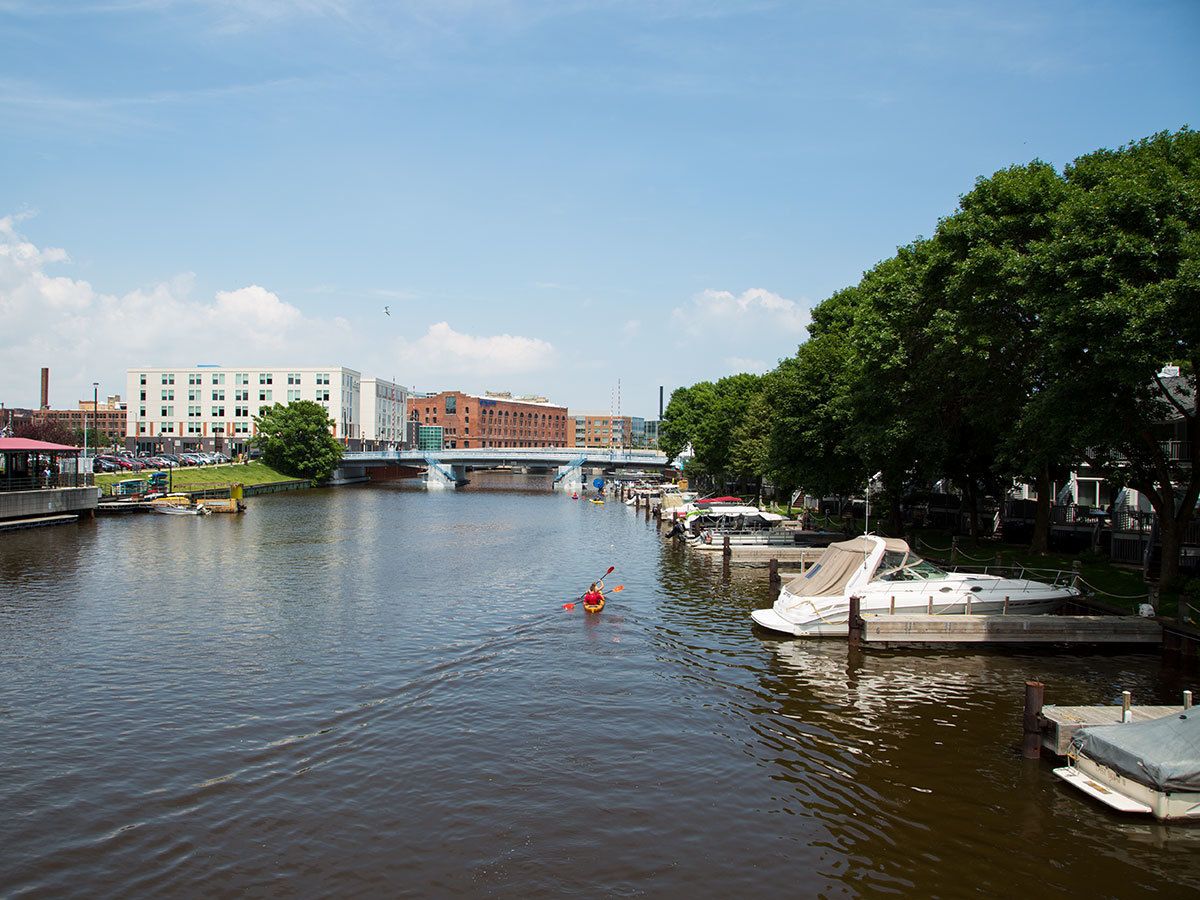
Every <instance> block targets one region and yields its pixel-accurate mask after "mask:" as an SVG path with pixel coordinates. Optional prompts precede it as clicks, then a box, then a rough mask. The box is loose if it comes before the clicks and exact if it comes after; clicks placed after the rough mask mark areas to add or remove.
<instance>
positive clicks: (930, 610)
mask: <svg viewBox="0 0 1200 900" xmlns="http://www.w3.org/2000/svg"><path fill="white" fill-rule="evenodd" d="M929 615H931V616H932V615H933V594H930V595H929Z"/></svg>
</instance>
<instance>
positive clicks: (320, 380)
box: [317, 372, 329, 384]
mask: <svg viewBox="0 0 1200 900" xmlns="http://www.w3.org/2000/svg"><path fill="white" fill-rule="evenodd" d="M317 384H329V373H328V372H318V373H317Z"/></svg>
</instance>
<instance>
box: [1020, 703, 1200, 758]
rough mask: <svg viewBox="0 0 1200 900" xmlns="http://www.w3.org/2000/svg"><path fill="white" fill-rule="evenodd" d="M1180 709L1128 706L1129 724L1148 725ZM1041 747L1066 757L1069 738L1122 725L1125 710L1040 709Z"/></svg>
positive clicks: (1181, 709)
mask: <svg viewBox="0 0 1200 900" xmlns="http://www.w3.org/2000/svg"><path fill="white" fill-rule="evenodd" d="M1183 709H1184V708H1183V707H1182V706H1131V707H1130V709H1129V721H1130V722H1149V721H1150V720H1151V719H1161V718H1162V717H1163V716H1177V715H1179V714H1180V713H1181V712H1183ZM1042 719H1043V722H1042V747H1043V749H1046V750H1049V751H1050V752H1051V753H1053V754H1055V755H1056V756H1066V755H1067V748H1069V747H1070V746H1071V738H1072V737H1074V735H1075V732H1076V731H1078V730H1079V729H1080V728H1086V727H1088V726H1089V725H1119V724H1121V723H1122V722H1124V721H1125V709H1124V707H1123V706H1118V705H1116V704H1113V705H1110V706H1043V707H1042Z"/></svg>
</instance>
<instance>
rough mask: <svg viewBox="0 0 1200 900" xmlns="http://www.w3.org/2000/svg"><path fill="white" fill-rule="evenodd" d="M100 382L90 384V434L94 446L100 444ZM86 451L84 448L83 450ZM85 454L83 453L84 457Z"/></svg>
mask: <svg viewBox="0 0 1200 900" xmlns="http://www.w3.org/2000/svg"><path fill="white" fill-rule="evenodd" d="M99 409H100V382H98V381H93V382H92V434H94V435H95V436H96V437H95V440H96V444H97V445H98V444H99V443H100V412H99ZM85 449H86V448H85ZM86 455H87V454H86V453H85V454H84V456H86Z"/></svg>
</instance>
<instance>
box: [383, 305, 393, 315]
mask: <svg viewBox="0 0 1200 900" xmlns="http://www.w3.org/2000/svg"><path fill="white" fill-rule="evenodd" d="M383 314H384V315H385V316H390V315H391V314H392V308H391V307H390V306H385V307H384V308H383Z"/></svg>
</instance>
